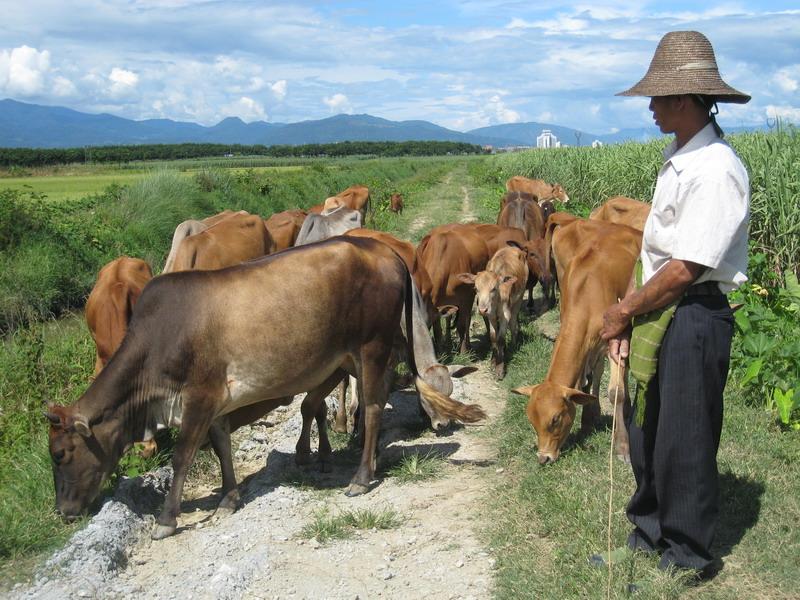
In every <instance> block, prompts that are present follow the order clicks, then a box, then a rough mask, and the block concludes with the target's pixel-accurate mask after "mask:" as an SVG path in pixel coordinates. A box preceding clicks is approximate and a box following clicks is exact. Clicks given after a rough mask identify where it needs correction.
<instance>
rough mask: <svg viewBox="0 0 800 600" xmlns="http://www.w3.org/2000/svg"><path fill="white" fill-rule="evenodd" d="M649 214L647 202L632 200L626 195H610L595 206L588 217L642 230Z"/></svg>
mask: <svg viewBox="0 0 800 600" xmlns="http://www.w3.org/2000/svg"><path fill="white" fill-rule="evenodd" d="M649 214H650V205H649V204H648V203H647V202H642V201H641V200H634V199H633V198H628V197H627V196H612V197H611V198H609V199H608V200H606V201H605V202H604V203H603V204H601V205H600V206H598V207H597V208H595V209H594V210H593V211H592V213H591V214H590V215H589V218H590V219H594V220H601V221H608V222H609V223H617V224H619V225H627V226H628V227H633V228H634V229H638V230H639V231H644V224H645V221H647V216H648V215H649Z"/></svg>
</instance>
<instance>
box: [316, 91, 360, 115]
mask: <svg viewBox="0 0 800 600" xmlns="http://www.w3.org/2000/svg"><path fill="white" fill-rule="evenodd" d="M322 101H323V102H324V103H325V106H327V107H328V108H329V109H330V111H331V112H332V113H336V114H339V113H351V112H353V107H352V106H350V100H348V99H347V96H345V95H344V94H334V95H333V96H326V97H325V98H323V99H322Z"/></svg>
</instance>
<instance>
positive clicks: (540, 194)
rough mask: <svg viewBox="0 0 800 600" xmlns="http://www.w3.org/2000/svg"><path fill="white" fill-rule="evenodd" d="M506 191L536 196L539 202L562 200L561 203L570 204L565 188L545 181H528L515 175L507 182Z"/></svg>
mask: <svg viewBox="0 0 800 600" xmlns="http://www.w3.org/2000/svg"><path fill="white" fill-rule="evenodd" d="M506 191H509V192H525V193H526V194H530V195H532V196H536V199H537V200H538V201H539V202H544V201H545V200H550V199H554V200H560V201H561V202H564V203H567V202H569V196H567V192H565V191H564V188H563V187H561V186H560V185H559V184H557V183H556V184H554V185H550V184H549V183H547V182H546V181H545V180H544V179H528V178H527V177H522V176H520V175H515V176H514V177H512V178H511V179H509V180H508V181H506Z"/></svg>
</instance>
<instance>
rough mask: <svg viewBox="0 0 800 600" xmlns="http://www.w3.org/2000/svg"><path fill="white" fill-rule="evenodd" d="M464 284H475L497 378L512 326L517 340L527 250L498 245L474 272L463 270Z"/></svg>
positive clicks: (513, 338)
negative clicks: (483, 263)
mask: <svg viewBox="0 0 800 600" xmlns="http://www.w3.org/2000/svg"><path fill="white" fill-rule="evenodd" d="M459 277H460V278H461V280H462V281H463V282H464V283H467V284H470V285H474V286H475V291H476V295H477V297H478V312H479V313H480V314H481V316H483V318H484V319H486V320H487V322H488V325H489V339H490V341H491V345H492V367H494V370H495V375H497V378H498V379H502V378H503V377H505V374H506V364H505V362H506V361H505V335H506V330H507V329H508V328H510V329H511V344H512V345H514V346H516V344H517V343H518V341H519V309H520V307H521V306H522V298H523V296H524V295H525V284H526V282H527V280H528V263H527V252H526V251H525V250H523V249H522V248H519V247H511V246H506V247H504V248H500V249H499V250H498V251H497V252H496V253H495V254H494V256H492V258H491V259H490V260H489V263H488V264H487V265H486V270H485V271H481V272H480V273H478V274H477V275H474V274H472V273H462V274H461V275H460V276H459Z"/></svg>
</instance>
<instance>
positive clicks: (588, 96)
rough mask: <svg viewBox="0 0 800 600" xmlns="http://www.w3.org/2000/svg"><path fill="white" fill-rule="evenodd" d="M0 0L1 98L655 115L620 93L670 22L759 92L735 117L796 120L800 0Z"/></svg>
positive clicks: (186, 117) (520, 116)
mask: <svg viewBox="0 0 800 600" xmlns="http://www.w3.org/2000/svg"><path fill="white" fill-rule="evenodd" d="M632 4H633V3H631V2H630V1H629V0H596V1H593V2H551V1H548V0H544V1H540V2H531V1H514V0H509V1H505V0H485V1H478V0H448V1H438V2H437V1H434V0H431V1H427V2H425V1H421V0H409V1H401V0H395V1H393V2H386V3H384V2H368V1H361V0H359V1H347V2H334V1H317V2H302V1H294V2H288V3H283V2H263V1H262V2H256V1H245V0H241V1H236V0H224V1H221V0H126V1H121V0H113V1H112V0H82V1H75V2H64V1H63V0H30V1H28V2H20V1H19V0H0V14H2V15H3V18H2V20H1V21H0V98H13V99H15V100H20V101H24V102H33V103H39V104H50V105H59V106H67V107H70V108H74V109H76V110H81V111H84V112H108V113H111V114H115V115H119V116H123V117H127V118H132V119H145V118H170V119H175V120H180V121H193V122H197V123H202V124H204V125H211V124H214V123H217V122H219V121H220V120H222V119H223V118H225V117H228V116H238V117H240V118H242V119H244V120H245V121H248V122H249V121H255V120H264V121H271V122H296V121H302V120H306V119H320V118H324V117H327V116H331V115H334V114H338V113H353V114H359V113H368V114H371V115H375V116H378V117H384V118H387V119H391V120H396V121H400V120H407V119H424V120H427V121H432V122H434V123H437V124H439V125H442V126H444V127H449V128H451V129H456V130H459V131H466V130H469V129H473V128H477V127H483V126H486V125H496V124H501V123H513V122H527V121H540V122H547V123H553V124H558V125H564V126H568V127H574V128H578V129H582V130H584V131H587V132H592V133H597V134H602V133H609V132H612V131H615V130H617V129H622V128H627V127H642V126H651V125H652V118H651V115H650V113H649V111H648V110H647V99H639V98H620V97H615V96H614V94H615V93H616V92H619V91H621V90H623V89H626V88H628V87H630V86H631V85H633V84H634V83H636V82H637V81H638V80H639V79H640V78H641V77H642V76H643V75H644V73H645V71H646V70H647V66H648V64H649V62H650V58H651V57H652V54H653V51H654V50H655V47H656V45H657V43H658V40H659V39H660V38H661V36H662V35H663V34H664V33H666V32H667V31H670V30H676V29H696V30H699V31H702V32H703V33H705V34H706V35H707V36H708V37H709V39H710V40H711V42H712V44H713V45H714V48H715V50H716V54H717V62H718V63H719V66H720V70H721V72H722V75H723V78H724V79H725V80H726V81H727V82H728V83H729V84H731V85H732V86H733V87H735V88H737V89H739V90H741V91H744V92H746V93H749V94H751V95H752V96H753V100H752V101H751V102H750V103H749V104H747V105H745V106H735V105H724V106H722V110H721V115H720V122H721V123H722V124H723V126H725V125H726V124H727V125H728V126H731V125H754V124H763V123H764V122H765V120H766V119H767V118H768V117H774V116H780V117H783V118H784V119H786V120H789V121H792V122H795V123H800V6H798V4H797V2H779V1H769V2H755V1H750V0H746V1H735V0H734V1H731V2H727V1H723V2H716V1H714V0H710V1H708V2H702V3H700V2H685V1H682V0H678V1H675V2H669V3H667V2H640V3H638V5H637V6H636V7H632Z"/></svg>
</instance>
